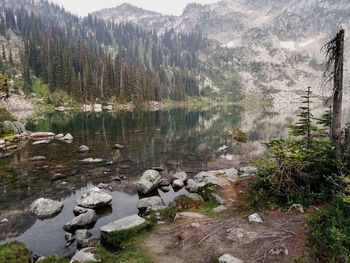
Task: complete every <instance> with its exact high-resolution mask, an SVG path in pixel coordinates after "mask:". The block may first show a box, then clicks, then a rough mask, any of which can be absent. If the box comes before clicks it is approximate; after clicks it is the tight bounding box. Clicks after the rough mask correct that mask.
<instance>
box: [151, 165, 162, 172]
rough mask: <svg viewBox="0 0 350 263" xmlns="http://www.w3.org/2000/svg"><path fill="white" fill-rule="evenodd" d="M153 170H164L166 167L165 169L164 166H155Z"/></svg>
mask: <svg viewBox="0 0 350 263" xmlns="http://www.w3.org/2000/svg"><path fill="white" fill-rule="evenodd" d="M151 170H155V171H157V172H163V171H164V170H165V169H164V167H160V166H159V167H158V166H155V167H152V168H151Z"/></svg>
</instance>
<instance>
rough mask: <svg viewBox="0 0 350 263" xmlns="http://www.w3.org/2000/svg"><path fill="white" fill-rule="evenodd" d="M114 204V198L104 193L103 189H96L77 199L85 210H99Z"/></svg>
mask: <svg viewBox="0 0 350 263" xmlns="http://www.w3.org/2000/svg"><path fill="white" fill-rule="evenodd" d="M111 203H112V196H111V195H109V194H107V193H104V192H102V191H101V189H99V188H97V187H94V188H92V189H90V190H89V191H87V193H85V194H83V195H82V196H81V197H79V198H78V199H77V204H78V206H82V207H85V208H92V209H95V208H98V207H101V206H108V205H111Z"/></svg>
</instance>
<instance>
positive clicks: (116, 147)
mask: <svg viewBox="0 0 350 263" xmlns="http://www.w3.org/2000/svg"><path fill="white" fill-rule="evenodd" d="M112 148H113V149H114V150H122V149H124V148H125V147H124V145H121V144H114V145H113V147H112Z"/></svg>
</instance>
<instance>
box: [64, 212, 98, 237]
mask: <svg viewBox="0 0 350 263" xmlns="http://www.w3.org/2000/svg"><path fill="white" fill-rule="evenodd" d="M97 219H98V217H97V214H96V212H95V211H94V210H92V209H89V210H88V211H87V212H86V213H83V214H81V215H79V216H77V217H74V218H73V219H72V220H70V221H69V222H67V223H66V224H65V225H64V226H63V229H64V230H65V231H67V232H74V231H76V230H78V229H84V228H89V227H90V226H93V225H94V224H95V223H96V222H97Z"/></svg>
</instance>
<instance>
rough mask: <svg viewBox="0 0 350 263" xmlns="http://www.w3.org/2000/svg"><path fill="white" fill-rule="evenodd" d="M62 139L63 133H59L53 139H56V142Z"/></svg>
mask: <svg viewBox="0 0 350 263" xmlns="http://www.w3.org/2000/svg"><path fill="white" fill-rule="evenodd" d="M63 137H64V134H63V133H60V134H57V135H56V136H55V139H56V140H61V139H62V138H63Z"/></svg>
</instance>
